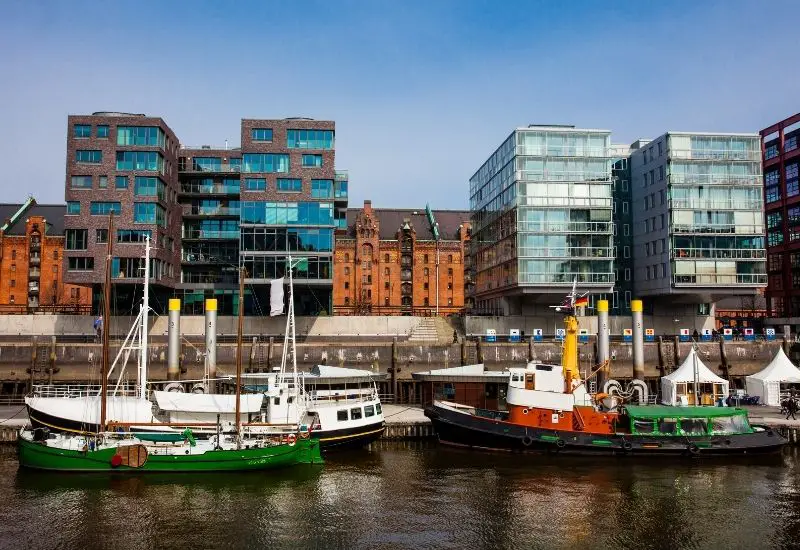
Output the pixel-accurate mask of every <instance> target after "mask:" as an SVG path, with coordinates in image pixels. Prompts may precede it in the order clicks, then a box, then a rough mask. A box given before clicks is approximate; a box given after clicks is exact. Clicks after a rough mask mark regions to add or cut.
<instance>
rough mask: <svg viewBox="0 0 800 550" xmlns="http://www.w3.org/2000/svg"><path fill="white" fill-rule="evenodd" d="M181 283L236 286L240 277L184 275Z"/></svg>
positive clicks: (203, 274) (227, 274) (204, 274)
mask: <svg viewBox="0 0 800 550" xmlns="http://www.w3.org/2000/svg"><path fill="white" fill-rule="evenodd" d="M181 282H183V283H194V284H236V283H238V282H239V277H238V275H237V274H236V273H233V274H231V273H191V272H188V273H183V274H182V275H181Z"/></svg>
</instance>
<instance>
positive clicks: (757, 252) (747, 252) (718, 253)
mask: <svg viewBox="0 0 800 550" xmlns="http://www.w3.org/2000/svg"><path fill="white" fill-rule="evenodd" d="M766 257H767V251H766V250H764V249H744V248H673V250H672V258H673V259H695V258H697V259H705V258H713V259H721V260H725V259H734V260H763V259H765V258H766Z"/></svg>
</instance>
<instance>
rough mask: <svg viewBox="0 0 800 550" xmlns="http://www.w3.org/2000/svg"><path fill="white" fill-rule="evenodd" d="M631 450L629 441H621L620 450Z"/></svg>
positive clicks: (631, 446)
mask: <svg viewBox="0 0 800 550" xmlns="http://www.w3.org/2000/svg"><path fill="white" fill-rule="evenodd" d="M631 449H633V445H631V442H630V441H623V442H622V450H624V451H630V450H631Z"/></svg>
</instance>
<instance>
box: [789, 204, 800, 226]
mask: <svg viewBox="0 0 800 550" xmlns="http://www.w3.org/2000/svg"><path fill="white" fill-rule="evenodd" d="M787 220H788V221H789V225H796V224H798V223H800V206H792V207H790V208H789V211H788V212H787Z"/></svg>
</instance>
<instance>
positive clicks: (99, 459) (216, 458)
mask: <svg viewBox="0 0 800 550" xmlns="http://www.w3.org/2000/svg"><path fill="white" fill-rule="evenodd" d="M120 449H121V447H120ZM18 451H19V463H20V466H22V467H25V468H31V469H36V470H51V471H62V472H108V473H110V472H114V473H137V472H232V471H248V470H268V469H273V468H285V467H290V466H295V465H299V464H322V462H323V460H322V457H321V455H320V449H319V442H318V441H317V440H314V439H298V440H297V442H296V443H295V444H294V445H288V444H285V445H277V446H274V447H259V448H251V449H240V450H214V451H208V452H205V453H202V454H186V455H170V454H154V453H149V454H148V456H147V460H146V461H145V462H144V464H143V465H142V466H140V467H138V468H136V467H130V466H125V465H118V466H113V465H112V458H113V457H114V455H116V454H117V452H118V448H114V447H112V448H104V449H100V450H95V451H77V450H71V449H62V448H58V447H54V446H48V445H46V444H44V443H42V442H37V441H28V440H27V439H25V438H22V437H20V438H19V440H18Z"/></svg>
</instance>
